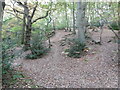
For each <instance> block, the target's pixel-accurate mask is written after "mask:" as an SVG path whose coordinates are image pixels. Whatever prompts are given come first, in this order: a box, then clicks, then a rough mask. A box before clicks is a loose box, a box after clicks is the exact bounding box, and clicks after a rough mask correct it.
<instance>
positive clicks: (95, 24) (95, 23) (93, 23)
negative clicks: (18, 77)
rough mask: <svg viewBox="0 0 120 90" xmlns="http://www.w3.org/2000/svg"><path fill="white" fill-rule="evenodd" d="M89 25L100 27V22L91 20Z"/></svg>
mask: <svg viewBox="0 0 120 90" xmlns="http://www.w3.org/2000/svg"><path fill="white" fill-rule="evenodd" d="M91 26H96V27H100V24H99V22H91Z"/></svg>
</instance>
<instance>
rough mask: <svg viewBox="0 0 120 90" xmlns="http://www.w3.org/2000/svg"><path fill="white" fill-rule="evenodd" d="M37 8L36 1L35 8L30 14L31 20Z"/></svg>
mask: <svg viewBox="0 0 120 90" xmlns="http://www.w3.org/2000/svg"><path fill="white" fill-rule="evenodd" d="M37 6H38V1H37V2H36V5H35V7H34V8H33V12H32V15H31V18H33V16H34V14H35V11H36V9H37Z"/></svg>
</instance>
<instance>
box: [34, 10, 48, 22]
mask: <svg viewBox="0 0 120 90" xmlns="http://www.w3.org/2000/svg"><path fill="white" fill-rule="evenodd" d="M49 11H50V10H48V11H47V12H46V15H45V16H42V17H39V18H37V19H35V20H34V21H33V22H32V23H35V22H36V21H37V20H39V19H43V18H46V17H47V16H48V14H49Z"/></svg>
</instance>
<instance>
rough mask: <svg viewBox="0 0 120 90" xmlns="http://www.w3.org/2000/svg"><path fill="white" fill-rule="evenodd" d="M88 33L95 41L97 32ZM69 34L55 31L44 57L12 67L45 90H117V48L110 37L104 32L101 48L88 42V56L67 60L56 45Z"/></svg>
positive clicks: (18, 60)
mask: <svg viewBox="0 0 120 90" xmlns="http://www.w3.org/2000/svg"><path fill="white" fill-rule="evenodd" d="M90 32H91V33H92V36H91V38H92V39H94V40H99V35H100V30H98V32H92V31H90ZM70 33H71V32H65V31H64V30H57V31H56V34H55V36H53V37H52V38H51V42H52V47H51V51H50V52H49V53H48V54H47V55H46V56H44V57H43V58H39V59H35V60H26V59H24V58H18V59H16V60H15V61H14V65H15V66H16V67H21V68H22V69H21V70H22V71H24V72H25V73H26V74H27V75H28V76H29V77H31V78H32V79H33V81H34V83H35V84H36V85H38V86H43V87H45V88H117V87H118V59H117V52H118V44H117V43H116V42H115V40H114V38H113V37H114V33H113V32H112V31H111V30H109V29H106V28H104V31H103V34H102V45H99V44H93V43H90V42H89V44H88V48H89V50H88V53H87V55H85V56H83V57H81V58H70V57H67V56H66V55H65V54H63V53H62V52H63V51H64V49H65V48H66V46H61V45H60V44H61V43H60V41H61V40H63V39H64V38H63V37H64V36H66V35H68V34H70ZM109 41H110V42H109Z"/></svg>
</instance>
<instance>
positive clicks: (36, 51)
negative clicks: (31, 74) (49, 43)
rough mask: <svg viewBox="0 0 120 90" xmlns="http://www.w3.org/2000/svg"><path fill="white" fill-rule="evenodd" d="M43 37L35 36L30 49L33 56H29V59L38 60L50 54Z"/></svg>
mask: <svg viewBox="0 0 120 90" xmlns="http://www.w3.org/2000/svg"><path fill="white" fill-rule="evenodd" d="M43 41H44V40H43V37H42V36H39V35H36V36H33V38H32V40H31V47H30V48H29V49H30V51H31V54H28V55H27V56H26V58H27V59H37V58H40V57H42V56H43V55H45V54H46V53H47V52H48V50H49V49H48V48H47V47H46V46H45V44H44V42H43Z"/></svg>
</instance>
